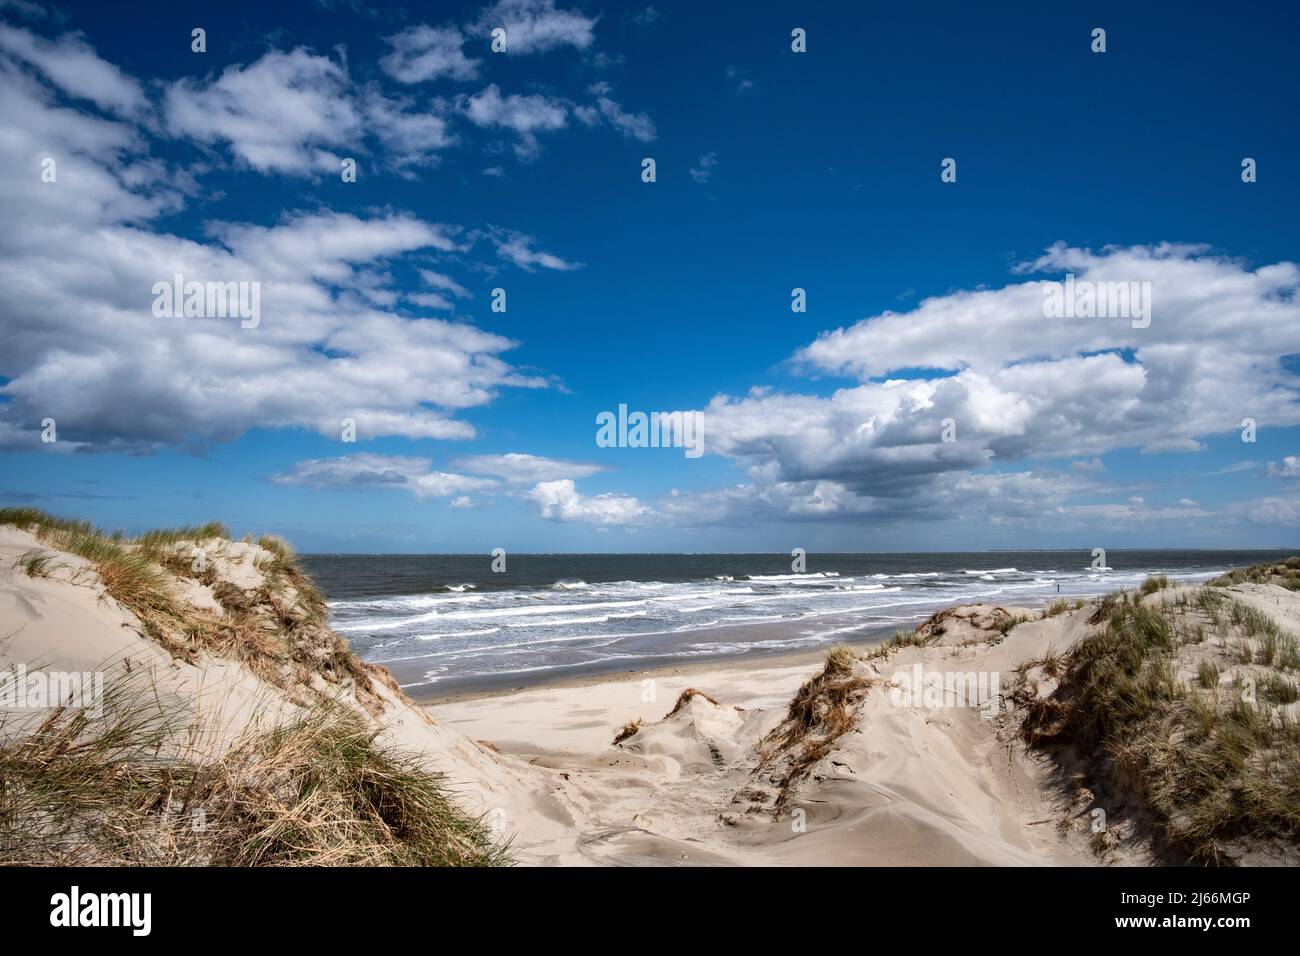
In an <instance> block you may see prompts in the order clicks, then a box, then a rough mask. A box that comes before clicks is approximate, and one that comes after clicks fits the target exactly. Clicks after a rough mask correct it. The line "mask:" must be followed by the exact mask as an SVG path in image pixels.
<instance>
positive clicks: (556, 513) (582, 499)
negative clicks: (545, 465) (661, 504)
mask: <svg viewBox="0 0 1300 956" xmlns="http://www.w3.org/2000/svg"><path fill="white" fill-rule="evenodd" d="M526 497H528V498H530V499H531V500H532V501H533V502H534V503H535V504H536V505H537V509H538V513H539V514H540V515H541V516H542V517H543V518H546V519H548V520H551V521H575V522H580V523H583V524H594V525H605V526H625V525H635V524H641V523H643V522H644V521H645V520H646V519H648V518H649V517H650V516H651V515H652V514H653V509H651V508H649V507H648V506H646V505H643V504H642V503H641V502H639V501H637V500H636V499H635V498H633V497H630V496H628V495H619V494H603V495H595V496H592V497H587V496H585V495H583V494H582V493H580V492H579V491H578V490H577V488H576V487H575V485H574V483H573V481H572V480H571V479H568V478H562V479H559V480H556V481H543V482H540V483H539V484H538V485H537V486H536V487H535V488H533V490H532V491H530V492H529V493H528V494H527V496H526Z"/></svg>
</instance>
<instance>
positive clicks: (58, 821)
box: [0, 679, 508, 866]
mask: <svg viewBox="0 0 1300 956" xmlns="http://www.w3.org/2000/svg"><path fill="white" fill-rule="evenodd" d="M183 736H184V735H183V734H181V733H180V731H179V728H178V727H177V726H176V725H175V723H174V722H173V721H171V720H169V719H168V718H167V717H166V716H164V715H163V714H161V712H160V711H159V710H158V708H157V706H156V703H155V701H154V698H153V697H152V696H151V695H150V694H149V693H148V691H147V688H144V687H142V686H139V684H138V682H137V681H133V680H130V679H127V680H123V681H119V682H117V683H116V684H114V685H113V687H111V688H110V690H109V691H108V693H107V694H106V700H105V706H104V713H103V716H101V717H98V718H96V717H94V716H92V714H91V713H90V712H88V711H84V710H78V709H72V708H61V709H58V710H54V711H50V712H48V713H46V714H45V715H44V716H42V717H39V718H37V717H31V716H20V715H17V714H15V713H12V712H11V713H9V714H5V715H2V716H0V865H24V864H26V865H46V866H49V865H108V866H127V865H146V866H188V865H203V866H293V865H317V866H349V865H388V866H392V865H397V866H400V865H415V866H484V865H500V864H504V863H507V862H508V855H507V849H506V848H505V847H504V846H501V845H498V844H495V843H494V842H493V840H492V839H491V837H490V835H489V833H488V831H487V830H486V829H485V828H484V827H483V826H482V823H481V821H478V820H475V819H472V818H470V817H468V816H467V815H465V814H464V813H463V812H462V811H460V810H459V809H458V808H457V807H455V806H454V805H453V804H452V803H451V802H450V800H449V799H448V797H447V795H446V784H445V781H444V780H443V779H442V778H441V777H440V776H438V775H436V774H431V773H429V772H427V771H425V770H423V769H421V767H420V766H419V764H418V763H417V762H416V761H415V760H414V759H412V758H410V757H408V756H406V755H403V754H400V753H397V752H395V751H393V750H391V749H389V748H386V747H384V746H381V745H380V744H379V742H378V741H377V739H376V737H377V731H376V730H375V728H374V727H373V726H371V725H369V724H367V723H366V722H365V721H364V720H363V719H362V718H361V716H360V715H358V714H357V713H355V712H353V711H349V710H345V709H344V708H341V707H338V706H322V707H320V708H318V709H316V710H313V711H310V712H307V713H305V714H304V715H303V716H302V717H301V718H300V719H298V720H296V721H294V722H292V723H290V724H288V725H285V726H282V727H279V728H276V729H273V730H264V731H258V732H250V733H249V734H247V735H246V736H245V737H244V738H243V739H241V740H240V741H238V742H237V743H236V744H235V746H234V747H233V748H231V749H230V750H229V751H227V752H226V753H225V754H224V756H222V757H220V758H219V759H215V760H202V759H199V758H194V757H185V756H174V755H173V754H176V753H182V754H183V753H184V752H185V751H184V748H183V746H181V743H180V741H181V738H182V737H183Z"/></svg>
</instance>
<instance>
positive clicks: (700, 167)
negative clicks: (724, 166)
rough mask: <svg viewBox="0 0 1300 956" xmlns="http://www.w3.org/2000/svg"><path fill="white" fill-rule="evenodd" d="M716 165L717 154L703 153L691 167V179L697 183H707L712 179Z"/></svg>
mask: <svg viewBox="0 0 1300 956" xmlns="http://www.w3.org/2000/svg"><path fill="white" fill-rule="evenodd" d="M717 165H718V154H717V153H705V154H704V155H703V156H701V157H700V158H699V159H698V160H696V162H695V165H694V166H692V167H691V170H690V172H691V179H693V180H695V181H696V182H697V183H707V182H708V181H709V180H710V179H712V178H713V168H714V167H715V166H717Z"/></svg>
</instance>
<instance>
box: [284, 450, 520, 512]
mask: <svg viewBox="0 0 1300 956" xmlns="http://www.w3.org/2000/svg"><path fill="white" fill-rule="evenodd" d="M270 480H271V482H272V483H273V484H277V485H310V486H311V487H313V488H397V489H400V490H403V491H409V492H410V493H411V494H413V495H415V498H416V500H417V501H424V500H426V499H428V498H448V497H451V496H453V495H458V496H463V495H464V493H465V492H478V491H487V490H491V489H493V488H495V487H496V485H497V483H496V482H494V481H490V480H488V479H484V478H471V477H469V476H467V475H455V474H449V473H447V472H443V471H434V470H433V469H432V462H431V460H430V459H428V458H415V457H408V456H403V455H371V454H365V453H362V454H356V455H344V456H342V457H340V458H312V459H308V460H306V461H300V462H298V463H296V464H295V465H294V466H293V468H292V469H291V470H290V471H288V472H286V473H284V474H280V475H272V476H271V479H270ZM456 500H457V501H468V500H469V499H468V498H464V497H458V498H457V499H456ZM452 505H453V506H454V507H465V505H464V504H459V505H458V504H456V502H455V501H453V502H452Z"/></svg>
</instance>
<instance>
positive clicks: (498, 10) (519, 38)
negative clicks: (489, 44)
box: [476, 0, 596, 54]
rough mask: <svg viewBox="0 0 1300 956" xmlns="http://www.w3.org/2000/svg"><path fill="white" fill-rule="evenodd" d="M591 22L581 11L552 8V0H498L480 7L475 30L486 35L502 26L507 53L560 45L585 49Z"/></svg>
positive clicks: (590, 37) (591, 38) (591, 34)
mask: <svg viewBox="0 0 1300 956" xmlns="http://www.w3.org/2000/svg"><path fill="white" fill-rule="evenodd" d="M595 26H596V21H595V20H594V19H591V18H589V17H586V16H584V15H583V14H581V13H578V12H576V11H571V10H558V9H556V7H555V0H498V2H497V3H494V4H493V5H492V6H490V7H488V8H487V9H486V10H484V11H483V13H482V15H481V16H480V17H479V19H478V23H477V26H476V32H477V33H478V34H479V35H481V36H488V35H490V34H491V32H492V31H493V30H494V29H496V28H497V27H503V28H505V31H506V52H507V54H521V53H545V52H546V51H547V50H553V49H555V48H556V47H561V46H572V47H577V48H578V49H579V50H585V49H587V47H589V46H591V44H592V43H593V42H594V41H595V34H594V32H593V30H594V28H595Z"/></svg>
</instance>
